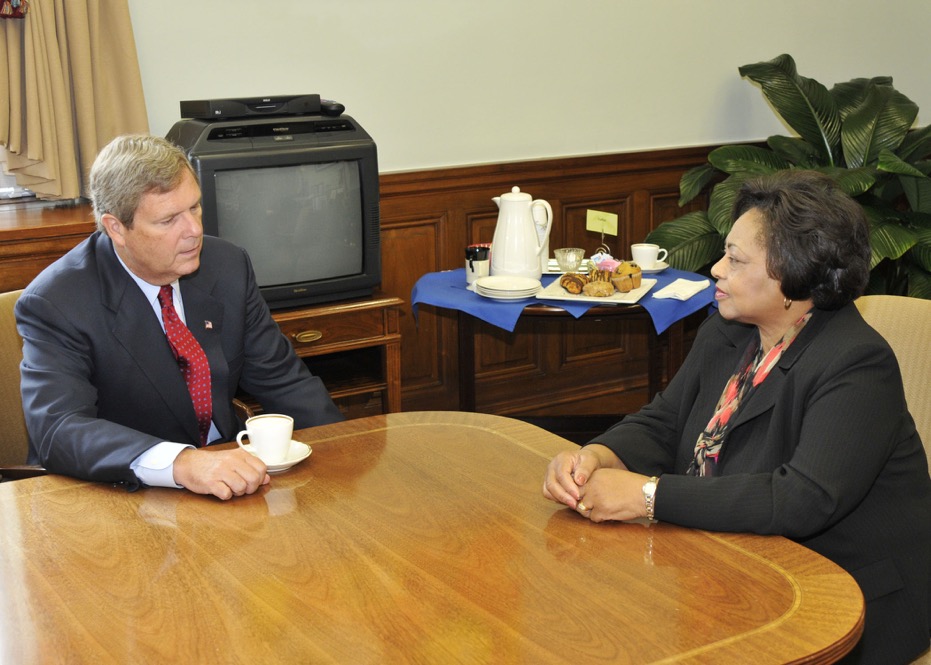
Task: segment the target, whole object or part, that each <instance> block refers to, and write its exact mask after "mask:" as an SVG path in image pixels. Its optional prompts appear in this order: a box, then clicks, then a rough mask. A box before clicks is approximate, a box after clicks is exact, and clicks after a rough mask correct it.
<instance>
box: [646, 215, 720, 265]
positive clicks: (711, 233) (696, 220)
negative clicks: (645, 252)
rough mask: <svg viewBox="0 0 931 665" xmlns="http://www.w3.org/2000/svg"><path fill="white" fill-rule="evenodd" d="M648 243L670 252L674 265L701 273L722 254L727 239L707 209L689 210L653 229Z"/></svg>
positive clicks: (647, 238) (668, 258) (670, 260)
mask: <svg viewBox="0 0 931 665" xmlns="http://www.w3.org/2000/svg"><path fill="white" fill-rule="evenodd" d="M646 242H652V243H656V244H657V245H659V246H660V247H665V248H666V250H667V251H668V252H669V256H668V257H667V259H666V261H667V262H668V263H669V265H671V266H672V267H673V268H678V269H679V270H690V271H692V272H697V271H699V270H701V269H702V268H704V267H705V266H707V265H708V264H710V263H712V262H713V261H717V260H718V259H719V258H720V257H721V252H722V251H723V249H724V240H723V238H722V237H721V235H720V234H719V233H718V232H717V230H716V229H715V228H714V227H713V226H712V225H711V224H710V222H709V221H708V215H707V214H705V212H704V211H696V212H690V213H686V214H685V215H683V216H682V217H679V218H678V219H674V220H672V221H671V222H665V223H663V224H660V225H659V226H658V227H656V228H655V229H654V230H653V231H651V232H650V233H649V234H648V235H647V237H646Z"/></svg>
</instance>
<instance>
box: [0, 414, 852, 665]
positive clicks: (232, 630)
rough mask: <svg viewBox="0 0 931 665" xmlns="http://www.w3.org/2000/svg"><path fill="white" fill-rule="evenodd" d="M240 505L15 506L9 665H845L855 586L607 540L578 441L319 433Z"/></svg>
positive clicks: (70, 499)
mask: <svg viewBox="0 0 931 665" xmlns="http://www.w3.org/2000/svg"><path fill="white" fill-rule="evenodd" d="M295 438H296V439H298V440H301V441H305V442H308V443H310V444H311V445H312V447H313V453H312V455H311V456H310V457H309V458H308V459H306V460H304V461H303V462H301V463H299V464H298V465H297V466H295V467H293V468H292V469H290V470H288V471H287V472H285V473H282V474H279V475H275V476H273V479H272V483H271V484H270V485H268V486H266V487H264V488H262V489H261V490H259V492H257V493H256V494H254V495H251V496H247V497H239V498H235V499H233V500H231V501H229V502H222V501H220V500H218V499H214V498H211V497H205V496H199V495H195V494H191V493H189V492H186V491H182V490H169V489H145V490H141V491H139V492H135V493H128V492H126V491H125V490H123V489H121V488H118V487H113V486H109V485H101V484H92V483H85V482H81V481H77V480H73V479H69V478H63V477H58V476H45V477H41V478H33V479H28V480H21V481H17V482H12V483H4V484H2V485H0V515H2V527H0V576H2V592H0V662H3V663H7V662H9V663H14V662H15V663H51V662H92V663H111V662H113V663H158V662H177V663H181V662H184V663H206V662H210V663H268V662H287V663H311V662H313V663H318V662H319V663H393V662H410V663H457V662H462V663H491V662H502V663H648V662H676V663H754V665H763V664H764V663H785V662H831V661H833V660H835V659H836V658H838V657H839V656H841V655H842V654H843V653H845V652H846V651H847V650H849V649H850V648H851V647H852V646H853V645H854V644H855V642H856V640H857V639H858V636H859V633H860V631H861V629H862V614H863V602H862V597H861V594H860V591H859V589H858V587H857V585H856V583H855V582H854V581H853V579H852V578H851V577H849V576H848V575H847V574H846V573H845V572H844V571H843V570H841V569H840V568H838V567H837V566H835V565H834V564H833V563H831V562H830V561H828V560H826V559H824V558H822V557H820V556H819V555H817V554H815V553H813V552H811V551H809V550H807V549H805V548H803V547H801V546H799V545H797V544H795V543H793V542H791V541H789V540H786V539H784V538H780V537H761V536H752V535H737V534H716V533H709V532H704V531H695V530H689V529H683V528H679V527H675V526H672V525H668V524H652V525H646V524H638V523H632V524H622V523H603V524H593V523H591V522H589V521H588V520H586V519H584V518H582V517H581V516H580V515H578V514H576V513H575V512H573V511H571V510H569V509H567V508H565V507H560V506H558V505H556V504H553V503H551V502H548V501H546V500H545V499H543V497H542V493H541V488H542V480H543V472H544V469H545V467H546V464H547V462H548V461H549V459H550V458H551V457H552V456H553V455H554V454H555V453H557V452H558V451H560V450H566V449H571V448H573V447H574V446H573V444H571V443H570V442H568V441H565V440H564V439H562V438H560V437H558V436H555V435H553V434H550V433H548V432H545V431H544V430H541V429H538V428H537V427H534V426H532V425H528V424H526V423H523V422H521V421H517V420H512V419H508V418H503V417H500V416H490V415H485V414H475V413H459V412H421V413H416V412H415V413H400V414H389V415H386V416H375V417H372V418H365V419H360V420H351V421H347V422H344V423H338V424H335V425H328V426H326V427H320V428H316V429H309V430H302V431H300V432H297V433H296V434H295Z"/></svg>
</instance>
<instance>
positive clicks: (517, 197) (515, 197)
mask: <svg viewBox="0 0 931 665" xmlns="http://www.w3.org/2000/svg"><path fill="white" fill-rule="evenodd" d="M501 198H502V199H503V200H505V201H530V200H531V199H533V197H532V196H530V194H527V193H526V192H522V191H520V187H517V186H514V187H511V191H510V192H506V193H504V194H502V195H501Z"/></svg>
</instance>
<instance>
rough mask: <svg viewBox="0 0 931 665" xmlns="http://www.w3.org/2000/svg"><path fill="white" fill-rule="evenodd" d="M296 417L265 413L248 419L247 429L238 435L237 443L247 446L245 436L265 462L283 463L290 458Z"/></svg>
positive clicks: (269, 463)
mask: <svg viewBox="0 0 931 665" xmlns="http://www.w3.org/2000/svg"><path fill="white" fill-rule="evenodd" d="M293 432H294V418H292V417H291V416H285V415H283V414H280V413H263V414H261V415H258V416H252V417H251V418H249V419H248V420H247V421H246V429H244V430H243V431H241V432H240V433H239V434H237V435H236V443H238V444H239V445H240V446H241V447H245V444H243V442H242V440H243V437H247V436H248V437H249V444H250V445H251V447H252V450H253V451H254V452H255V454H256V455H257V456H258V457H259V458H260V459H261V460H262V461H263V462H265V464H268V465H271V464H281V463H282V462H284V461H285V460H286V459H287V458H288V451H289V450H290V449H291V435H292V434H293Z"/></svg>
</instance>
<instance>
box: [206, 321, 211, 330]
mask: <svg viewBox="0 0 931 665" xmlns="http://www.w3.org/2000/svg"><path fill="white" fill-rule="evenodd" d="M204 328H205V329H206V330H213V321H204Z"/></svg>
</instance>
